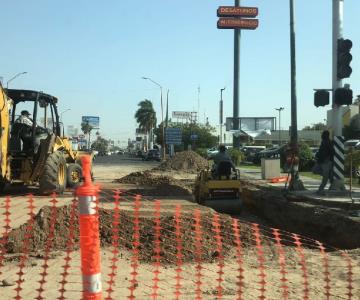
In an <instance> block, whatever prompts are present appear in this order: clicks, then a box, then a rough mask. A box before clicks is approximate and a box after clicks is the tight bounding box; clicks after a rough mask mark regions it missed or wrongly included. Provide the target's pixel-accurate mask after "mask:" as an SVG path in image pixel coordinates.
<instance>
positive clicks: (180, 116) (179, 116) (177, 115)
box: [172, 111, 191, 119]
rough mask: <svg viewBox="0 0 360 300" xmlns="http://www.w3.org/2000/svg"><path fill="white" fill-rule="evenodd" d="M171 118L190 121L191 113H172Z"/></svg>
mask: <svg viewBox="0 0 360 300" xmlns="http://www.w3.org/2000/svg"><path fill="white" fill-rule="evenodd" d="M172 117H173V118H174V119H190V118H191V112H190V111H173V112H172Z"/></svg>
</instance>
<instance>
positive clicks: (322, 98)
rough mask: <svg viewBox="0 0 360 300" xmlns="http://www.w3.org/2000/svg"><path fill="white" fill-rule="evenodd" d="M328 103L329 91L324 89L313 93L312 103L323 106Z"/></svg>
mask: <svg viewBox="0 0 360 300" xmlns="http://www.w3.org/2000/svg"><path fill="white" fill-rule="evenodd" d="M329 103H330V93H329V92H328V91H326V90H318V91H316V92H315V94H314V105H315V106H316V107H319V106H325V105H328V104H329Z"/></svg>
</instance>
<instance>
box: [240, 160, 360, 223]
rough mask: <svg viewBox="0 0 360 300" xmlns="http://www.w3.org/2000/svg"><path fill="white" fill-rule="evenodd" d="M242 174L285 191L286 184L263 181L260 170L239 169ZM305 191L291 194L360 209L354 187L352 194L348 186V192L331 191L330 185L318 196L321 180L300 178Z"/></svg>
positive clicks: (359, 191)
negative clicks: (353, 205)
mask: <svg viewBox="0 0 360 300" xmlns="http://www.w3.org/2000/svg"><path fill="white" fill-rule="evenodd" d="M239 169H240V174H241V175H242V177H243V178H249V179H252V180H254V181H255V182H259V183H260V184H266V185H268V186H273V187H278V188H282V189H285V182H282V183H271V182H270V181H269V180H264V179H261V170H260V169H249V168H241V167H240V168H239ZM286 175H287V174H285V173H282V174H281V176H286ZM300 179H301V180H302V182H303V184H304V186H305V190H304V191H293V192H291V194H294V195H302V196H304V198H306V199H308V200H313V201H314V202H318V203H320V202H322V203H323V202H329V204H333V205H334V206H338V205H340V206H342V205H341V204H344V205H346V206H348V205H350V204H351V203H352V202H353V203H354V204H355V207H354V208H355V209H357V210H359V209H360V188H359V187H352V192H351V193H350V187H349V186H348V185H346V191H330V190H328V188H329V184H327V186H326V188H325V195H317V194H316V191H317V189H318V187H319V185H320V182H321V180H318V179H313V178H310V177H305V176H300ZM359 216H360V214H359Z"/></svg>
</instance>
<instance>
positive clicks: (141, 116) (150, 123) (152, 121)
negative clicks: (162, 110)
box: [135, 99, 156, 148]
mask: <svg viewBox="0 0 360 300" xmlns="http://www.w3.org/2000/svg"><path fill="white" fill-rule="evenodd" d="M138 106H139V108H138V110H137V111H136V113H135V119H136V122H137V123H138V124H139V128H140V129H142V130H144V131H145V132H146V135H147V136H149V134H150V138H148V139H147V141H148V145H147V148H149V142H150V139H151V138H152V137H151V135H152V134H151V133H152V129H153V128H154V127H155V126H156V112H155V110H154V107H153V104H152V102H151V101H150V100H148V99H145V100H143V101H140V102H139V103H138ZM151 141H152V140H151Z"/></svg>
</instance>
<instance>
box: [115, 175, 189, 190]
mask: <svg viewBox="0 0 360 300" xmlns="http://www.w3.org/2000/svg"><path fill="white" fill-rule="evenodd" d="M114 182H117V183H124V184H136V185H140V186H145V187H151V188H150V189H149V188H145V189H131V190H129V192H132V193H137V194H142V195H144V196H190V195H191V194H192V191H191V187H189V186H187V185H185V184H183V183H182V182H181V181H180V180H177V179H174V178H172V177H169V176H164V175H154V174H152V173H151V172H150V171H144V172H134V173H130V174H129V175H126V176H124V177H122V178H120V179H116V180H114Z"/></svg>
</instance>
